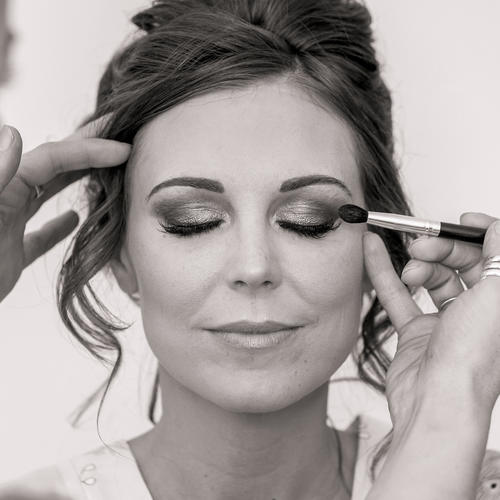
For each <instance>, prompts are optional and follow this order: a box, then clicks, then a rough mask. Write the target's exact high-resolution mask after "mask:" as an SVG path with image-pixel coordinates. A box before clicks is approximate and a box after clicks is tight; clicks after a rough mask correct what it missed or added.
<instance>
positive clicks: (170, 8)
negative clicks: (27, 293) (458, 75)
mask: <svg viewBox="0 0 500 500" xmlns="http://www.w3.org/2000/svg"><path fill="white" fill-rule="evenodd" d="M132 22H133V23H134V24H135V25H136V26H137V27H138V28H139V29H140V30H142V32H143V33H142V36H138V37H137V38H136V39H134V41H132V42H131V43H130V44H128V45H127V46H126V47H124V48H123V49H121V50H120V51H119V52H118V53H117V54H116V55H115V56H114V57H113V59H112V60H111V62H110V63H109V64H108V66H107V68H106V70H105V72H104V74H103V76H102V78H101V81H100V84H99V89H98V96H97V104H96V109H95V111H94V113H93V114H92V115H91V116H90V117H89V118H88V119H87V122H90V121H92V120H94V119H96V118H99V117H101V116H103V115H106V114H108V113H111V115H110V119H109V120H108V122H107V124H106V126H105V128H104V130H103V132H102V134H101V137H104V138H108V139H116V140H119V141H124V142H129V143H131V142H132V141H133V139H134V136H135V135H136V133H137V132H138V130H139V129H140V128H141V127H142V126H143V125H145V124H146V123H148V122H149V121H150V120H152V119H153V118H154V117H156V116H158V115H159V114H161V113H163V112H165V111H167V110H168V109H171V108H172V107H174V106H176V105H177V104H180V103H182V102H185V101H187V100H189V99H191V98H193V97H196V96H200V95H203V94H206V93H209V92H213V91H216V90H222V89H241V88H245V87H247V86H248V85H251V84H253V83H257V82H260V81H264V80H268V79H273V78H277V77H280V76H283V75H287V76H288V78H289V80H290V81H292V82H293V83H295V84H296V85H297V86H298V87H300V88H301V89H302V90H304V91H306V92H307V93H308V95H310V96H311V97H312V98H313V99H315V101H316V102H317V103H318V104H320V105H322V106H326V107H327V108H328V109H330V110H331V111H332V112H333V113H335V114H336V115H337V116H339V117H340V118H341V119H343V121H344V122H345V123H346V124H347V125H348V126H349V128H350V130H351V132H352V135H353V138H354V141H355V145H356V151H357V164H358V167H359V171H360V177H361V184H362V188H363V192H364V196H365V201H366V205H367V208H368V210H375V211H381V212H395V213H400V214H407V215H410V209H409V206H408V203H407V201H406V198H405V195H404V193H403V189H402V187H401V183H400V180H399V173H398V168H397V166H396V164H395V160H394V145H393V135H392V134H393V132H392V116H391V96H390V93H389V91H388V89H387V87H386V85H385V83H384V81H383V80H382V77H381V74H380V65H379V63H378V61H377V59H376V54H375V49H374V47H373V33H372V30H371V16H370V14H369V12H368V10H367V9H366V7H365V6H364V5H362V4H361V3H359V2H357V1H354V0H307V1H304V0H163V1H162V0H158V1H155V2H153V5H152V6H151V7H150V8H148V9H145V10H143V11H142V12H139V13H138V14H136V15H135V16H134V17H133V18H132ZM125 178H126V166H125V164H124V165H121V166H118V167H113V168H109V169H92V170H91V172H90V175H89V180H88V184H87V186H86V196H87V200H88V216H87V218H86V220H85V221H84V222H83V223H82V225H81V227H80V228H79V230H78V232H77V233H76V235H75V237H74V239H73V242H72V247H71V248H70V249H69V250H68V254H67V257H66V259H65V263H64V265H63V267H62V269H61V272H60V274H59V277H58V282H57V291H58V308H59V312H60V315H61V317H62V320H63V322H64V324H65V325H66V327H67V328H68V329H69V330H70V332H71V333H72V334H73V335H74V336H75V337H76V338H77V339H78V341H79V342H81V343H82V344H83V345H84V346H85V348H86V349H88V350H89V351H90V353H92V355H94V356H95V357H96V358H98V359H99V360H102V361H105V362H106V361H107V359H106V358H107V357H106V353H107V352H108V351H112V352H115V351H116V357H115V358H114V362H113V369H112V371H111V374H110V377H109V379H108V381H107V384H106V389H105V391H104V394H103V396H102V398H101V401H100V405H99V411H100V409H101V406H102V402H103V400H104V397H105V396H106V393H107V390H108V388H109V385H110V383H111V381H112V379H113V377H114V376H115V374H116V373H117V371H118V369H119V367H120V362H121V359H122V350H121V344H120V341H119V339H118V333H119V332H120V331H121V330H124V329H125V328H127V325H125V324H123V323H122V322H120V320H119V319H118V318H117V317H116V316H114V315H113V314H112V313H111V312H110V311H109V309H107V308H106V306H105V305H104V304H103V303H102V302H101V301H100V300H99V298H98V296H97V294H96V292H95V290H94V289H93V287H92V285H91V279H92V278H93V277H94V276H95V275H96V274H97V273H98V272H99V271H101V270H103V269H105V268H106V267H107V265H108V263H109V262H110V260H111V259H112V258H113V257H114V256H116V255H117V254H118V251H119V248H120V246H121V243H122V241H123V236H124V233H125V229H126V227H125V225H126V214H127V207H128V200H127V193H126V190H125ZM375 231H376V232H377V233H378V234H379V235H380V236H381V237H382V239H383V240H384V242H385V244H386V246H387V248H388V250H389V253H390V256H391V260H392V263H393V265H394V268H395V269H396V271H397V272H398V273H400V272H401V271H402V269H403V267H404V265H405V264H406V262H407V261H408V259H409V257H408V253H407V250H406V247H407V243H408V241H407V236H405V235H404V234H402V233H399V232H395V231H386V230H384V229H378V228H377V229H375ZM393 333H394V330H393V328H392V326H391V324H390V321H389V319H388V318H387V315H386V314H384V312H383V310H382V307H381V305H380V303H379V301H378V300H377V298H376V297H374V300H373V303H372V305H371V308H370V309H369V311H368V313H367V314H366V316H365V318H364V320H363V322H362V328H361V335H360V341H359V342H358V345H357V346H356V347H355V349H354V352H353V353H352V355H353V358H354V361H355V362H356V364H357V368H358V373H359V378H360V379H361V380H362V381H364V382H366V383H367V384H369V385H370V386H372V387H374V388H375V389H376V390H377V391H379V392H381V393H382V394H384V392H385V376H386V372H387V369H388V366H389V364H390V357H389V356H388V354H387V352H386V351H385V350H384V347H383V344H384V343H385V341H386V340H387V339H388V338H389V337H390V336H391V335H392V334H393ZM98 392H99V391H98ZM157 393H158V372H157V373H156V377H155V380H154V386H153V390H152V397H151V401H150V404H149V410H148V414H149V419H150V420H151V422H152V423H155V421H154V410H155V406H156V402H157ZM96 394H97V393H96ZM96 394H94V397H95V395H96ZM98 419H99V413H98ZM389 437H390V435H389ZM388 444H389V442H387V441H386V442H385V443H384V446H383V447H382V448H384V449H382V448H381V450H380V451H381V454H382V453H383V452H384V451H385V449H386V448H387V445H388ZM373 469H374V467H372V473H373Z"/></svg>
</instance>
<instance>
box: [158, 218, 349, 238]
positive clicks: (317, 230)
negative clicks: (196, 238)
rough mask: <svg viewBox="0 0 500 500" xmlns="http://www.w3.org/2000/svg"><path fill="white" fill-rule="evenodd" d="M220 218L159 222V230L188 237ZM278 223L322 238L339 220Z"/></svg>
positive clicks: (216, 222) (292, 230)
mask: <svg viewBox="0 0 500 500" xmlns="http://www.w3.org/2000/svg"><path fill="white" fill-rule="evenodd" d="M221 222H223V221H222V220H214V221H211V222H207V223H206V224H185V225H182V224H173V225H167V224H164V223H163V222H160V223H159V224H160V226H161V228H162V229H161V231H163V232H165V233H169V234H174V235H176V236H180V237H184V238H186V237H189V236H193V235H195V234H200V233H203V232H206V231H210V230H211V229H214V228H216V227H218V226H219V225H220V224H221ZM278 225H279V226H280V227H281V228H283V229H285V230H287V231H291V232H294V233H296V234H298V235H299V236H303V237H308V238H316V239H319V238H323V237H325V236H326V234H327V233H328V232H329V231H335V229H337V227H338V226H339V225H340V222H338V223H337V224H335V223H333V222H327V223H324V224H314V225H310V226H306V225H303V224H292V223H291V222H287V221H279V222H278Z"/></svg>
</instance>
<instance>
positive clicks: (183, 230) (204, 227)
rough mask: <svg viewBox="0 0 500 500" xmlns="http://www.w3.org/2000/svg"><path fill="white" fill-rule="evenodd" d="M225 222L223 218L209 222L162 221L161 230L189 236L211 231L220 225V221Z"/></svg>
mask: <svg viewBox="0 0 500 500" xmlns="http://www.w3.org/2000/svg"><path fill="white" fill-rule="evenodd" d="M221 222H223V221H222V220H213V221H210V222H207V223H206V224H185V225H182V224H172V225H168V224H164V223H163V222H160V223H159V224H160V226H161V228H162V229H161V231H163V232H165V233H169V234H175V235H177V236H181V237H187V236H192V235H194V234H199V233H203V232H205V231H210V230H211V229H214V228H216V227H217V226H219V225H220V223H221Z"/></svg>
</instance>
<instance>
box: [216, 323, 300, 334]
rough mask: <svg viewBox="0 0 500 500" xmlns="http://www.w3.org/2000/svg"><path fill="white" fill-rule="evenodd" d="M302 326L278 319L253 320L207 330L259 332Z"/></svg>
mask: <svg viewBox="0 0 500 500" xmlns="http://www.w3.org/2000/svg"><path fill="white" fill-rule="evenodd" d="M300 326H303V325H291V324H287V323H281V322H278V321H264V322H260V323H256V322H252V321H236V322H234V323H226V324H224V325H219V326H214V327H211V328H207V330H209V331H213V332H228V333H247V334H259V333H271V332H279V331H281V330H290V329H295V328H299V327H300Z"/></svg>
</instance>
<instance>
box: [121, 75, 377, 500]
mask: <svg viewBox="0 0 500 500" xmlns="http://www.w3.org/2000/svg"><path fill="white" fill-rule="evenodd" d="M129 168H130V169H131V176H130V185H129V186H128V189H129V193H130V197H131V202H130V209H129V213H128V221H127V224H128V226H127V234H126V239H125V244H124V245H123V248H122V250H121V254H120V259H118V260H116V261H115V262H114V263H113V265H112V267H113V270H114V272H115V275H116V277H117V280H118V283H119V284H120V286H121V287H122V289H123V290H124V291H125V292H127V293H129V294H138V295H139V296H140V299H139V303H140V307H141V310H142V317H143V324H144V330H145V334H146V337H147V341H148V343H149V344H150V346H151V348H152V350H153V352H154V353H155V355H156V357H157V358H158V360H159V368H160V384H161V390H162V394H163V395H164V397H163V415H162V418H161V420H160V421H159V422H158V424H157V425H156V426H155V427H154V428H153V429H152V430H150V431H149V432H147V433H145V434H143V435H141V436H138V437H136V438H135V439H133V440H131V441H130V443H129V444H130V446H131V448H132V450H133V453H134V455H135V457H136V459H137V462H138V464H139V467H140V469H141V472H142V474H143V477H144V479H145V482H146V484H147V485H148V487H149V489H150V491H151V493H152V495H153V497H154V498H170V497H171V496H169V495H173V498H200V499H201V498H203V499H206V500H210V499H218V500H221V499H229V498H234V492H236V491H237V492H238V498H239V499H240V500H244V499H256V498H259V499H272V498H276V499H280V500H292V499H299V498H315V499H318V500H320V499H323V498H324V499H327V498H328V499H330V500H331V499H332V498H335V499H343V498H349V496H348V495H347V492H346V491H345V489H344V488H343V487H342V484H341V482H340V478H339V477H338V474H337V472H336V470H337V466H338V457H337V450H336V444H335V436H334V434H333V433H332V431H331V429H329V428H328V427H327V426H326V424H325V416H326V405H327V395H328V381H329V378H330V377H331V375H332V374H333V373H334V372H335V371H336V370H337V369H338V368H339V366H340V365H341V364H342V363H343V362H344V360H345V359H346V357H347V356H348V354H349V353H350V352H351V350H352V348H353V346H354V343H355V342H356V339H357V336H358V328H359V320H360V312H361V299H362V294H363V291H364V290H367V288H368V285H367V282H366V279H365V276H364V271H363V253H362V237H361V236H362V233H363V229H364V227H363V226H364V225H347V224H341V225H340V226H339V227H338V229H336V230H335V231H331V232H328V233H327V234H326V236H325V237H324V238H322V239H313V238H307V237H303V236H300V235H298V234H296V233H294V232H290V231H287V230H285V229H283V228H281V227H280V226H279V225H278V224H277V223H276V220H275V218H274V217H275V216H276V215H277V214H278V215H279V217H278V219H279V220H283V219H285V220H291V221H294V220H295V221H296V220H297V219H296V216H295V219H294V213H293V212H292V208H291V207H297V206H299V205H300V204H301V203H302V204H303V203H304V202H306V203H309V202H310V201H311V200H320V201H321V202H322V203H323V202H324V205H325V206H326V205H328V206H335V207H338V206H340V205H341V204H343V203H348V202H354V203H357V204H362V203H363V193H362V190H361V184H360V179H359V172H358V168H357V165H356V159H355V151H354V147H353V141H352V139H351V135H350V131H349V130H348V128H347V127H346V126H345V125H344V124H343V123H342V122H341V121H340V120H339V119H338V118H337V117H336V116H335V115H334V114H333V113H331V112H330V111H327V110H325V109H323V108H322V107H320V106H319V105H317V104H315V103H314V102H312V101H311V99H310V98H309V97H308V96H307V95H306V94H305V93H303V92H302V91H301V90H299V89H298V88H296V87H295V86H294V85H293V84H291V83H289V82H288V81H286V80H278V81H274V82H267V83H261V84H259V85H256V86H252V87H250V88H248V89H245V90H238V91H221V92H217V93H213V94H210V95H206V96H202V97H197V98H195V99H192V100H190V101H188V102H186V103H183V104H181V105H178V106H176V107H175V108H173V109H171V110H169V111H167V112H165V113H163V114H162V115H160V116H159V117H157V118H156V119H154V120H153V121H151V122H150V123H149V124H147V125H146V126H145V127H144V128H143V129H142V130H141V131H140V133H139V134H138V136H137V138H136V141H135V144H134V147H133V153H132V157H131V160H130V162H129ZM312 174H324V175H329V176H334V177H336V178H338V179H340V180H342V181H343V182H344V183H345V184H346V185H347V186H348V188H349V189H350V191H351V192H352V198H351V197H350V196H349V195H348V194H347V193H346V192H345V191H343V190H342V189H341V188H340V187H338V186H335V185H331V184H330V185H314V186H309V187H305V188H301V189H298V190H297V191H295V192H292V193H280V192H279V186H280V185H281V183H282V182H283V181H284V180H286V179H289V178H293V177H298V176H304V175H312ZM178 176H191V177H207V178H211V179H216V180H218V181H220V182H221V183H222V184H223V185H224V188H225V192H224V193H221V194H216V193H212V192H208V191H202V190H198V189H195V188H192V187H186V186H183V187H167V188H164V189H162V190H160V191H158V192H157V193H156V194H155V195H153V196H152V197H151V199H150V200H149V202H147V201H146V197H147V195H148V193H150V191H151V190H152V189H153V187H155V186H156V185H157V184H159V183H161V182H163V181H165V180H167V179H169V178H173V177H178ZM181 198H182V200H186V199H187V200H203V201H202V205H203V207H208V209H209V210H211V211H208V212H207V210H206V209H204V210H203V212H202V213H203V214H205V215H203V217H208V218H214V215H213V214H214V210H215V211H216V214H217V217H216V218H219V217H220V216H221V217H222V218H223V219H224V223H223V225H221V226H220V227H219V228H216V229H213V230H212V231H210V232H206V233H201V234H199V235H195V236H191V237H188V238H182V237H178V236H176V235H172V234H166V233H163V232H161V231H160V229H161V228H160V225H159V222H161V221H163V219H165V218H168V214H167V215H163V217H160V216H159V215H158V213H157V210H156V207H157V206H158V204H160V203H161V202H165V201H172V200H181ZM176 203H177V202H176ZM181 203H182V202H181ZM183 203H185V201H184V202H183ZM184 207H185V205H184ZM181 212H182V213H184V214H185V213H187V214H191V215H193V211H192V210H191V211H190V210H189V208H187V209H186V208H183V209H181ZM207 213H208V215H206V214H207ZM307 213H310V212H307ZM315 214H316V213H315V212H313V215H315ZM197 216H198V217H199V215H197ZM203 217H202V218H203ZM316 218H318V216H317V214H316ZM167 222H168V221H167ZM241 319H247V320H253V321H263V320H266V319H274V320H278V321H283V322H287V323H292V324H300V325H304V326H303V327H302V328H301V329H299V330H298V331H297V335H296V336H295V337H294V338H293V340H292V341H291V342H287V343H284V344H281V345H278V346H276V347H274V348H271V349H268V350H260V351H256V350H255V351H249V350H244V349H241V348H240V349H239V348H234V347H232V346H228V345H226V344H224V343H222V342H220V341H219V340H218V339H217V338H216V337H215V336H214V334H212V333H209V332H207V331H206V330H204V329H205V328H208V327H213V326H214V325H220V324H222V323H227V322H231V321H236V320H241ZM200 418H202V419H203V422H200ZM354 437H355V436H354V435H353V434H352V433H345V434H343V435H342V439H341V445H342V446H343V448H344V453H343V455H344V460H343V461H344V472H345V475H346V476H347V478H348V482H349V483H352V472H353V471H352V468H353V465H354V454H355V447H356V442H355V439H354Z"/></svg>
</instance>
